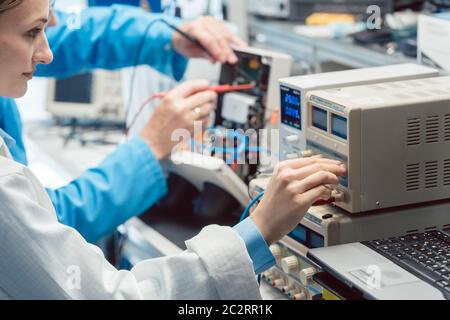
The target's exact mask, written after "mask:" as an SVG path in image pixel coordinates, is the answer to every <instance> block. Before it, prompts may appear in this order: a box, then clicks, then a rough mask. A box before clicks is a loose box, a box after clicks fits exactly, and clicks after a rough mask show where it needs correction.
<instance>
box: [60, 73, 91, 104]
mask: <svg viewBox="0 0 450 320" xmlns="http://www.w3.org/2000/svg"><path fill="white" fill-rule="evenodd" d="M92 85H93V75H92V73H86V74H81V75H77V76H74V77H70V78H66V79H61V80H56V84H55V97H54V100H55V102H69V103H78V104H90V103H92Z"/></svg>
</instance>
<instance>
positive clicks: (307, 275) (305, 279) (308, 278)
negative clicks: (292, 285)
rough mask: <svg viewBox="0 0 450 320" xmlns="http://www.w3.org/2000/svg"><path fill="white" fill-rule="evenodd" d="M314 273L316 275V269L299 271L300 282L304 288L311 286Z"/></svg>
mask: <svg viewBox="0 0 450 320" xmlns="http://www.w3.org/2000/svg"><path fill="white" fill-rule="evenodd" d="M315 273H316V269H314V268H306V269H302V270H301V271H300V281H301V282H302V284H303V285H305V286H307V285H309V284H311V282H312V277H313V276H314V274H315Z"/></svg>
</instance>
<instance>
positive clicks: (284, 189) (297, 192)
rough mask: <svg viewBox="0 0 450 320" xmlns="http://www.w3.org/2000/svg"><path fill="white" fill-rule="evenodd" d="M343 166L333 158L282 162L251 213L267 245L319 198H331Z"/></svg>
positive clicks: (288, 229) (279, 237)
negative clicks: (332, 188)
mask: <svg viewBox="0 0 450 320" xmlns="http://www.w3.org/2000/svg"><path fill="white" fill-rule="evenodd" d="M345 172H346V168H345V166H344V165H343V164H342V163H341V162H339V161H335V160H329V159H322V158H303V159H296V160H289V161H285V162H281V163H279V164H278V166H277V168H276V169H275V171H274V173H273V176H272V179H271V180H270V182H269V185H268V187H267V189H266V193H265V195H264V197H263V198H262V200H261V202H260V204H259V205H258V207H257V208H256V209H255V210H254V211H253V213H252V214H251V215H250V217H251V219H252V220H253V221H254V223H255V224H256V225H257V226H258V228H259V230H260V231H261V234H262V235H263V237H264V239H265V240H266V242H267V243H268V244H269V245H270V244H272V243H274V242H275V241H277V240H279V239H281V238H282V237H284V236H285V235H287V234H288V233H289V232H291V231H292V230H293V229H294V228H295V227H296V226H297V225H298V223H299V222H300V220H302V218H303V216H304V215H305V213H306V212H307V210H308V209H309V208H310V207H311V206H312V205H313V204H314V203H315V202H316V201H318V200H328V199H329V198H330V197H331V192H332V190H331V188H330V187H329V186H330V185H331V186H333V185H338V184H339V180H338V176H342V175H344V174H345Z"/></svg>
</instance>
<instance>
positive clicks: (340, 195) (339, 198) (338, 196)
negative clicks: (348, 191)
mask: <svg viewBox="0 0 450 320" xmlns="http://www.w3.org/2000/svg"><path fill="white" fill-rule="evenodd" d="M331 196H332V197H333V198H334V199H335V201H336V202H344V201H345V194H344V192H342V191H339V190H333V192H331Z"/></svg>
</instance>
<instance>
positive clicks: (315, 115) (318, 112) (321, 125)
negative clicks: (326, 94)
mask: <svg viewBox="0 0 450 320" xmlns="http://www.w3.org/2000/svg"><path fill="white" fill-rule="evenodd" d="M312 125H313V126H314V127H316V128H318V129H320V130H323V131H327V130H328V119H327V111H326V110H323V109H321V108H317V107H313V108H312Z"/></svg>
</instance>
